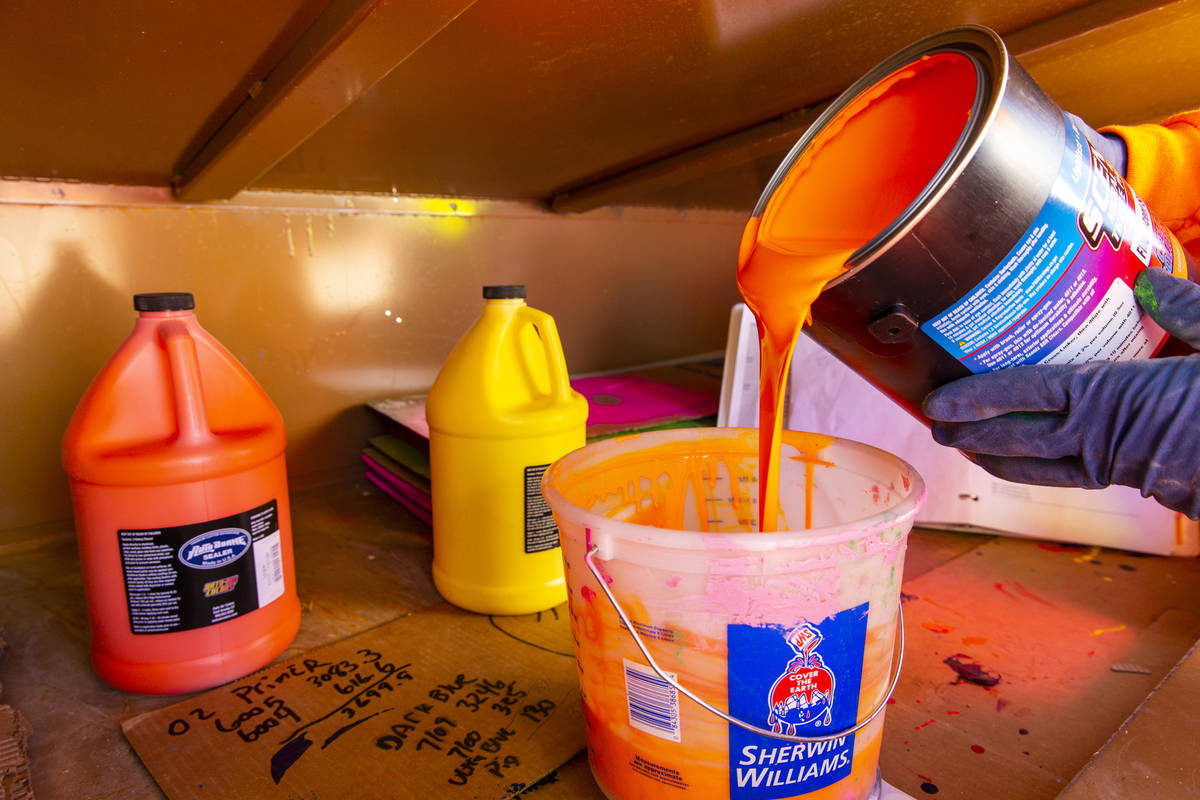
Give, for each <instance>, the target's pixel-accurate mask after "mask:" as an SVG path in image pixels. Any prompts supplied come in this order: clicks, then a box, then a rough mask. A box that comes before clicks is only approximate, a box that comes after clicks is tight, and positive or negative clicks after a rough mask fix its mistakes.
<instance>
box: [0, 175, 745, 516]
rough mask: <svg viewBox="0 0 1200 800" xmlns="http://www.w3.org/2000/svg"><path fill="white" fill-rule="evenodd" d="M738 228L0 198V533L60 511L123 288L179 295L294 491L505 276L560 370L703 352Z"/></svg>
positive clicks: (250, 201)
mask: <svg viewBox="0 0 1200 800" xmlns="http://www.w3.org/2000/svg"><path fill="white" fill-rule="evenodd" d="M743 222H744V217H743V215H741V214H734V213H722V212H676V211H666V210H651V209H604V210H600V211H595V212H589V213H587V214H579V215H551V214H547V213H544V212H542V211H540V210H539V209H537V208H536V207H534V206H529V205H523V204H518V203H497V202H474V201H457V202H456V201H453V200H447V199H422V198H413V197H395V198H392V197H382V198H378V197H364V196H357V197H348V196H332V195H298V194H268V193H244V194H243V195H240V196H239V198H238V201H237V202H236V203H226V204H210V205H204V206H183V205H179V204H174V203H172V202H170V201H169V200H168V199H167V197H166V195H165V192H164V191H163V190H151V189H137V188H128V187H126V188H116V187H98V186H89V185H79V184H53V183H45V182H11V181H10V182H3V183H0V364H2V365H3V368H4V382H3V387H2V388H0V417H2V418H3V419H4V420H5V427H6V435H5V436H4V444H5V451H4V455H3V458H2V459H0V497H3V498H4V499H3V502H2V503H0V530H2V529H11V528H14V527H19V526H26V525H31V524H34V523H39V522H43V521H50V520H58V519H65V518H68V517H69V516H70V513H71V512H70V504H69V499H68V495H67V482H66V478H65V476H64V474H63V472H62V470H61V468H60V466H59V444H60V441H61V438H62V433H63V430H64V428H65V426H66V423H67V420H68V418H69V416H70V414H71V411H72V410H73V408H74V406H75V403H76V402H77V401H78V399H79V397H80V396H81V394H82V393H83V391H84V389H85V387H86V386H87V384H88V382H89V381H90V380H91V378H92V376H93V375H94V374H95V373H96V371H97V370H98V369H99V368H100V367H101V366H102V365H103V364H104V362H105V361H106V360H107V358H108V357H109V356H110V355H111V353H112V352H113V351H114V350H115V348H116V347H117V346H118V345H119V344H120V343H121V341H122V340H123V339H124V337H125V336H126V335H127V334H128V333H129V331H130V330H131V328H132V326H133V321H134V318H135V312H134V311H133V308H132V295H133V294H134V293H136V292H147V291H190V292H193V293H194V294H195V296H196V304H197V314H198V316H199V318H200V321H201V323H202V324H203V325H204V326H205V327H206V328H207V329H208V330H209V331H210V332H211V333H213V334H214V335H215V336H216V337H217V338H218V339H219V340H220V341H221V342H222V343H223V344H224V345H225V346H226V347H228V348H229V349H230V350H231V351H232V352H233V353H234V354H235V355H236V356H237V357H238V358H239V359H240V360H241V361H242V362H243V363H244V364H245V365H246V366H247V367H248V368H249V369H250V370H251V372H253V373H254V375H255V376H256V377H257V378H258V380H259V382H260V383H261V384H262V385H263V387H264V388H265V389H266V390H267V392H268V393H269V394H270V395H271V397H272V398H273V399H274V401H275V403H276V405H277V406H278V407H279V409H280V411H281V412H282V414H283V416H284V418H285V420H286V422H287V426H288V435H289V450H288V460H289V469H290V472H291V473H292V476H293V485H294V486H296V485H302V484H304V483H312V482H319V481H322V480H326V479H330V478H333V477H337V476H341V475H346V474H347V471H348V470H352V469H353V468H354V465H355V463H356V460H357V454H358V452H359V450H360V449H361V447H362V444H363V441H364V437H365V436H366V434H367V432H368V431H371V430H374V428H373V420H372V417H371V415H370V414H369V413H368V412H367V411H365V410H364V408H363V404H364V403H365V402H367V401H369V400H374V399H381V398H387V397H394V396H398V395H403V394H407V393H418V392H423V391H425V390H426V389H428V387H429V386H430V384H431V383H432V381H433V379H434V377H435V376H436V373H437V370H438V367H439V365H440V364H441V362H442V360H443V358H444V357H445V356H446V355H447V353H448V352H449V351H450V349H451V347H452V346H453V344H454V343H455V342H456V341H457V339H458V337H459V336H460V335H461V334H462V333H463V331H465V330H466V328H467V327H468V326H469V325H470V324H471V322H472V321H473V320H474V319H475V317H476V315H477V313H478V311H479V308H480V303H481V300H480V288H481V286H483V285H484V284H488V283H524V284H526V285H527V286H528V291H529V302H530V304H531V305H534V306H536V307H538V308H541V309H542V310H544V311H547V312H549V313H550V314H552V315H553V316H554V317H555V319H556V320H557V322H558V325H559V328H560V332H561V335H562V339H563V343H564V348H565V350H566V354H567V360H568V365H569V367H570V368H571V370H572V371H573V372H576V373H578V372H586V371H596V370H603V369H611V368H616V367H621V366H627V365H632V364H637V363H646V362H653V361H659V360H666V359H672V358H677V357H682V356H688V355H694V354H698V353H704V352H711V351H714V350H719V349H721V348H722V347H723V346H724V340H725V333H726V326H727V322H728V314H729V308H730V306H731V304H732V303H734V302H736V300H737V294H736V288H735V283H734V260H735V254H736V249H737V241H738V237H739V235H740V229H741V226H742V224H743Z"/></svg>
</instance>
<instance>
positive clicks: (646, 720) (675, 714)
mask: <svg viewBox="0 0 1200 800" xmlns="http://www.w3.org/2000/svg"><path fill="white" fill-rule="evenodd" d="M624 661H625V698H626V700H627V701H628V703H629V725H630V727H632V728H636V729H637V730H639V731H645V732H646V733H649V734H653V735H654V736H657V737H659V738H660V739H668V740H670V741H672V742H678V741H679V692H678V691H676V689H675V687H674V686H672V685H671V684H669V683H667V682H666V681H665V680H663V679H662V678H660V677H659V676H658V674H657V673H655V672H654V670H652V669H650V668H649V667H645V666H642V665H641V664H638V663H636V662H634V661H630V660H629V659H627V658H626V659H624ZM667 674H668V675H670V676H671V680H675V675H674V674H673V673H670V672H668V673H667Z"/></svg>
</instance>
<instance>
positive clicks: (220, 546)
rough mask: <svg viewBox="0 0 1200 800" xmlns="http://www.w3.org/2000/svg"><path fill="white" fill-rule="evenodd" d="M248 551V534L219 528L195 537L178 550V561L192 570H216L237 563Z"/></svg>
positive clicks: (233, 529)
mask: <svg viewBox="0 0 1200 800" xmlns="http://www.w3.org/2000/svg"><path fill="white" fill-rule="evenodd" d="M249 549H250V534H249V533H247V532H246V531H244V530H242V529H241V528H221V529H220V530H216V531H209V532H208V533H202V534H200V535H199V536H195V537H193V538H191V539H189V540H188V541H187V543H186V544H185V545H184V546H183V547H181V548H179V560H180V561H181V562H182V563H183V564H184V565H186V566H189V567H192V568H193V569H216V568H217V567H223V566H225V565H226V564H232V563H233V562H234V561H237V560H238V559H239V558H241V557H242V556H243V555H245V554H246V551H247V550H249Z"/></svg>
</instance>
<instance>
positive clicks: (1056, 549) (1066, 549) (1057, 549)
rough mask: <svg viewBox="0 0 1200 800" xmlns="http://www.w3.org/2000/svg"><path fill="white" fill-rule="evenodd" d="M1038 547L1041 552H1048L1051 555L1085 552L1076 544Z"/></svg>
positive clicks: (1040, 545)
mask: <svg viewBox="0 0 1200 800" xmlns="http://www.w3.org/2000/svg"><path fill="white" fill-rule="evenodd" d="M1038 547H1040V548H1042V549H1043V550H1049V551H1050V552H1051V553H1084V552H1087V551H1086V549H1085V548H1084V547H1083V546H1082V545H1078V544H1039V545H1038Z"/></svg>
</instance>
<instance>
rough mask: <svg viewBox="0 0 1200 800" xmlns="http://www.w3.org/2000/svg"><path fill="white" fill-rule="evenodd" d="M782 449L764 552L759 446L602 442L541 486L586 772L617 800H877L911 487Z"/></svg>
mask: <svg viewBox="0 0 1200 800" xmlns="http://www.w3.org/2000/svg"><path fill="white" fill-rule="evenodd" d="M782 449H783V453H782V457H781V459H780V460H781V463H782V465H783V466H782V468H781V474H780V490H779V494H780V506H781V509H782V513H783V516H784V525H783V526H782V527H781V530H780V531H779V532H776V533H757V532H753V531H754V520H755V517H756V506H757V495H758V484H757V472H758V431H757V430H756V429H735V428H700V429H686V430H669V431H658V432H653V433H644V434H638V435H634V436H626V437H620V438H617V439H609V440H606V441H601V442H597V443H595V444H591V445H588V446H587V447H584V448H582V449H580V450H576V451H575V452H573V453H570V454H568V455H567V456H564V457H563V458H561V459H559V460H558V461H557V462H555V463H554V464H553V465H552V466H551V467H550V469H549V470H547V472H546V475H545V477H544V479H543V492H544V493H545V496H546V499H547V501H548V502H549V504H550V507H551V509H552V510H553V511H554V515H555V518H556V520H557V522H558V526H559V531H560V534H561V538H562V547H563V558H564V560H565V562H566V575H567V587H568V592H569V602H570V610H571V625H572V630H573V632H574V636H575V645H576V646H575V655H576V661H577V665H578V671H579V683H580V689H581V692H582V695H583V705H584V711H585V714H586V721H587V739H588V750H589V757H590V762H591V767H592V772H593V774H594V775H595V777H596V780H597V782H598V783H599V784H600V787H601V788H602V789H603V791H604V793H605V794H606V795H607V796H608V797H610V798H614V800H640V799H641V798H655V799H656V800H657V798H662V797H670V796H674V795H675V794H676V792H677V791H679V790H684V791H686V793H687V794H688V795H690V796H692V797H702V798H705V800H711V799H713V798H725V797H728V798H733V799H735V800H774V799H775V798H791V797H804V798H809V799H810V800H818V798H820V799H821V800H824V799H826V798H829V799H832V798H839V800H843V799H849V798H854V799H855V800H863V799H865V798H871V797H875V796H877V795H878V792H879V780H878V761H879V745H880V737H881V733H882V727H883V715H882V713H880V712H882V709H883V707H884V705H885V704H886V702H887V697H888V696H889V695H890V692H891V689H892V688H894V685H895V677H896V676H897V675H898V670H899V658H898V657H896V658H894V657H893V651H894V649H895V644H896V642H895V637H896V632H897V630H898V626H897V621H898V618H899V613H900V581H901V575H902V572H903V562H904V550H905V546H906V544H907V538H908V532H909V530H910V529H911V527H912V522H913V518H914V516H915V515H916V512H917V509H918V508H919V507H920V505H921V503H922V502H923V501H924V498H925V485H924V482H923V481H922V480H921V477H920V476H919V475H918V474H917V473H916V471H915V470H913V468H912V467H910V466H909V465H908V464H906V463H905V462H903V461H902V460H900V459H899V458H897V457H895V456H893V455H890V454H888V453H885V452H883V451H881V450H877V449H875V448H873V447H868V446H867V445H863V444H859V443H857V442H851V441H847V440H844V439H836V438H833V437H829V436H821V435H817V434H806V433H797V432H793V431H785V432H784V434H783V445H782ZM807 496H811V506H809V503H808V502H807V500H806V497H807ZM806 514H807V515H811V528H810V529H808V530H805V529H804V527H805V517H806ZM598 576H601V577H602V578H603V580H599V579H598ZM622 616H624V617H625V619H627V620H628V621H629V623H630V624H629V626H627V625H626V624H625V623H624V622H623V621H622ZM631 628H632V630H631ZM899 649H900V650H902V649H903V645H902V642H901V646H900V648H899ZM893 666H894V669H893ZM681 691H682V693H684V694H685V695H687V697H680V692H681ZM688 698H691V699H688ZM851 729H856V730H855V731H854V732H850V730H851ZM756 730H758V731H763V733H756V732H754V731H756Z"/></svg>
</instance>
